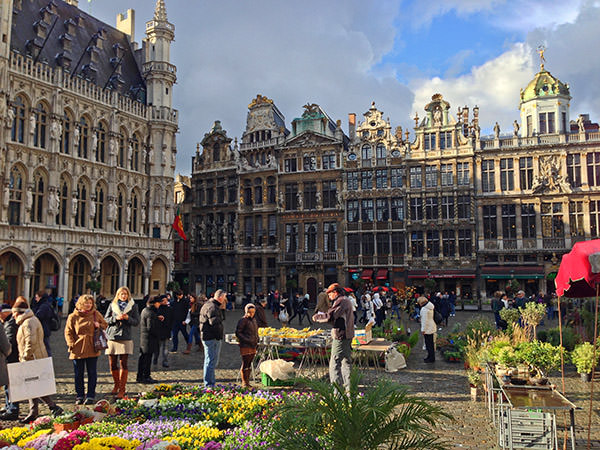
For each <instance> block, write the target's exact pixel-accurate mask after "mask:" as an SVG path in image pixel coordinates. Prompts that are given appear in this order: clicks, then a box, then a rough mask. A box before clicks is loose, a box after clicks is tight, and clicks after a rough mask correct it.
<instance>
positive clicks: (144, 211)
mask: <svg viewBox="0 0 600 450" xmlns="http://www.w3.org/2000/svg"><path fill="white" fill-rule="evenodd" d="M140 220H141V221H142V226H143V225H144V224H145V223H146V207H145V206H143V205H142V211H141V213H140Z"/></svg>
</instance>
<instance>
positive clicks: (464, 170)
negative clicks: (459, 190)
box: [456, 162, 471, 186]
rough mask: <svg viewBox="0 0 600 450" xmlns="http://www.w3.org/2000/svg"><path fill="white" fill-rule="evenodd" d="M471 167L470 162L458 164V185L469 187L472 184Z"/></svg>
mask: <svg viewBox="0 0 600 450" xmlns="http://www.w3.org/2000/svg"><path fill="white" fill-rule="evenodd" d="M469 166H470V164H469V163H468V162H462V163H461V162H459V163H456V175H457V183H458V185H459V186H468V185H469V184H470V182H471V180H470V175H469Z"/></svg>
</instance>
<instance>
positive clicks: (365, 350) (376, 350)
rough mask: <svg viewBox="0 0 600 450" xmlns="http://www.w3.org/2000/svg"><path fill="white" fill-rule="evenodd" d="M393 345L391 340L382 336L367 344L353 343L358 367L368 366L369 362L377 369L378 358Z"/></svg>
mask: <svg viewBox="0 0 600 450" xmlns="http://www.w3.org/2000/svg"><path fill="white" fill-rule="evenodd" d="M393 346H394V343H393V342H390V341H388V340H386V339H384V338H375V339H373V340H372V341H371V342H369V343H368V344H361V345H353V347H352V348H354V350H356V352H357V354H356V359H357V361H358V366H359V367H361V368H368V367H369V365H370V363H373V365H374V366H375V370H379V359H380V358H381V356H382V355H384V354H385V352H386V351H387V350H389V349H390V348H391V347H393Z"/></svg>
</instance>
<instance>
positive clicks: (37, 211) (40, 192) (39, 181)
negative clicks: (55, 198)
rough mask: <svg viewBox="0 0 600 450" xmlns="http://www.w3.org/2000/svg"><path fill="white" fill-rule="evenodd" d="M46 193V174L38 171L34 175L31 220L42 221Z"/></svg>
mask: <svg viewBox="0 0 600 450" xmlns="http://www.w3.org/2000/svg"><path fill="white" fill-rule="evenodd" d="M45 193H46V179H45V178H44V175H43V174H42V173H41V172H40V171H37V172H36V173H35V174H34V175H33V191H32V196H31V197H32V198H31V200H32V202H31V216H30V219H31V222H36V223H42V222H43V221H44V219H43V217H44V216H43V212H44V194H45Z"/></svg>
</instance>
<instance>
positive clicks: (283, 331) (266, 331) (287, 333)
mask: <svg viewBox="0 0 600 450" xmlns="http://www.w3.org/2000/svg"><path fill="white" fill-rule="evenodd" d="M322 332H323V330H321V329H315V330H311V329H310V328H308V327H306V328H302V329H300V330H299V329H297V328H291V327H281V328H271V327H261V328H259V329H258V335H259V336H260V337H264V336H269V337H274V338H289V339H304V338H308V337H311V336H316V335H317V334H320V333H322Z"/></svg>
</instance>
